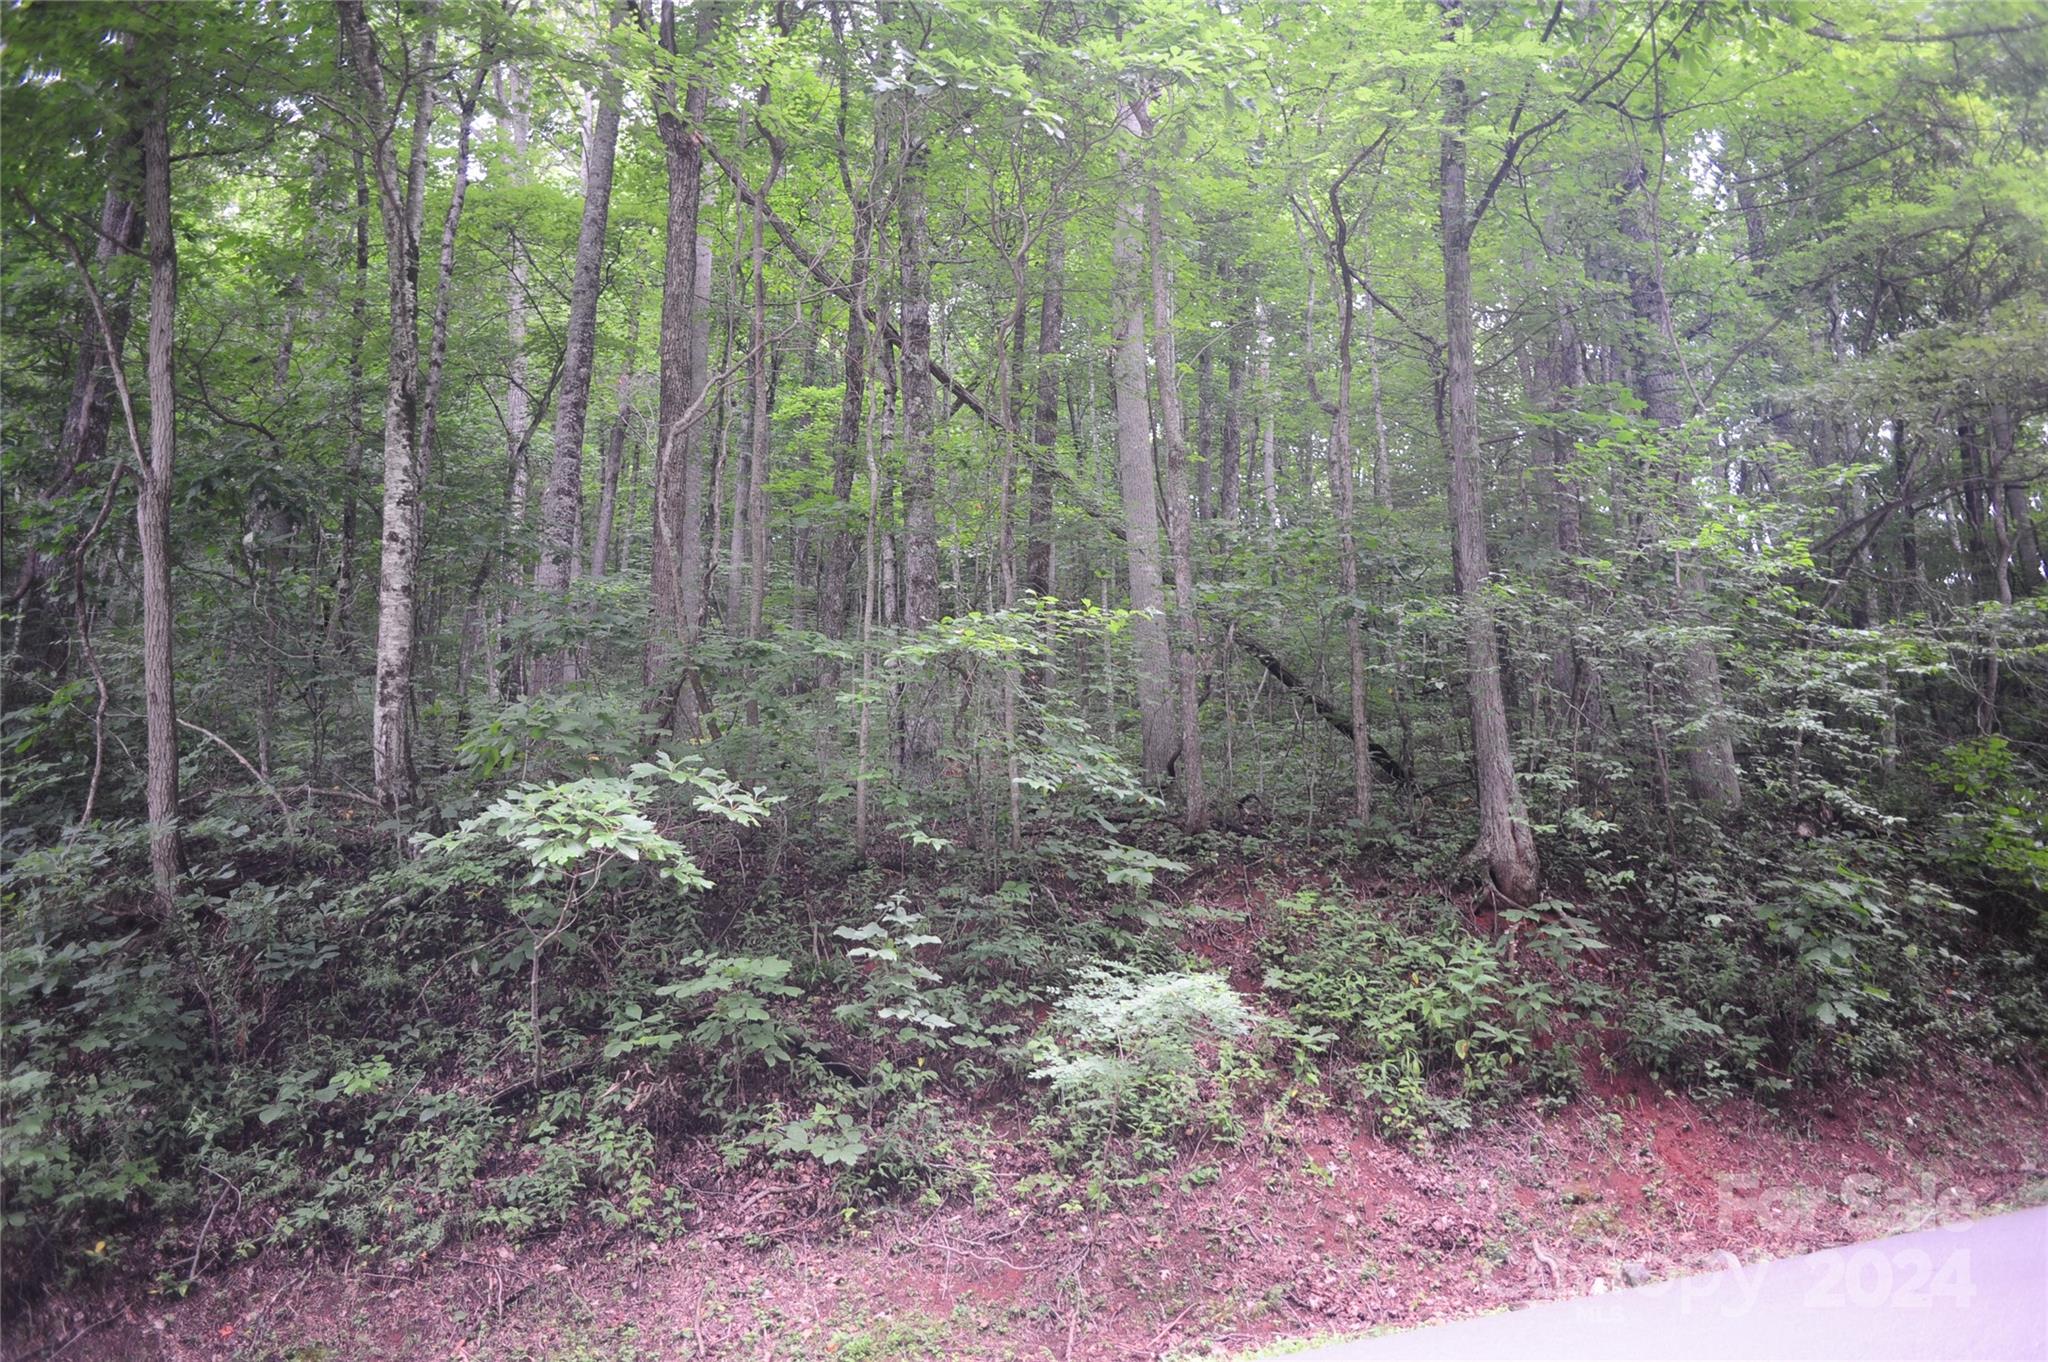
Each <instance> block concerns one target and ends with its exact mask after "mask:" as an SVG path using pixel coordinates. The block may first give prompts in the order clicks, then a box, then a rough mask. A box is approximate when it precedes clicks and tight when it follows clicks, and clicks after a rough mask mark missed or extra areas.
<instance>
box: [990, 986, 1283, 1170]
mask: <svg viewBox="0 0 2048 1362" xmlns="http://www.w3.org/2000/svg"><path fill="white" fill-rule="evenodd" d="M1266 1021H1267V1019H1266V1018H1263V1017H1261V1016H1260V1015H1259V1014H1258V1013H1256V1012H1254V1011H1253V1010H1252V1008H1251V1007H1250V1006H1249V1005H1248V1004H1247V1003H1246V1002H1245V1001H1244V999H1243V998H1242V997H1240V996H1239V995H1238V993H1237V992H1236V991H1235V990H1234V989H1232V988H1231V987H1230V983H1229V981H1228V980H1226V979H1224V978H1222V977H1221V976H1219V975H1215V974H1195V973H1186V972H1171V973H1146V972H1142V971H1139V970H1137V969H1133V968H1131V967H1129V966H1123V965H1115V964H1107V963H1102V964H1092V965H1087V966H1084V967H1082V968H1081V969H1080V970H1078V971H1076V972H1075V975H1074V981H1073V983H1072V985H1071V986H1070V987H1069V988H1068V989H1067V990H1066V991H1065V992H1064V993H1063V994H1061V995H1060V997H1059V999H1058V1001H1056V1002H1055V1003H1054V1004H1053V1009H1052V1013H1051V1015H1050V1016H1048V1017H1047V1018H1046V1021H1045V1024H1044V1025H1043V1026H1042V1027H1041V1028H1040V1029H1039V1032H1038V1034H1037V1035H1035V1036H1033V1037H1032V1038H1031V1040H1030V1041H1029V1042H1028V1043H1027V1045H1026V1047H1025V1050H1026V1054H1027V1056H1028V1057H1029V1059H1030V1061H1031V1063H1032V1066H1033V1067H1032V1069H1031V1077H1033V1078H1035V1079H1043V1080H1044V1081H1045V1082H1046V1084H1047V1089H1046V1103H1047V1107H1048V1112H1049V1115H1050V1117H1051V1125H1052V1127H1053V1129H1054V1131H1055V1152H1056V1154H1057V1155H1058V1156H1059V1157H1061V1158H1062V1159H1063V1160H1066V1161H1072V1162H1093V1163H1097V1164H1101V1163H1106V1162H1109V1161H1111V1160H1112V1158H1113V1157H1114V1156H1115V1155H1117V1154H1118V1153H1119V1152H1124V1153H1127V1154H1128V1156H1129V1158H1130V1159H1131V1161H1133V1162H1134V1163H1137V1164H1140V1165H1145V1164H1164V1163H1167V1162H1170V1161H1171V1160H1172V1159H1173V1157H1174V1156H1175V1154H1176V1153H1177V1152H1178V1151H1179V1150H1180V1149H1181V1148H1182V1147H1183V1146H1184V1145H1185V1144H1187V1143H1188V1142H1190V1141H1192V1140H1195V1139H1198V1138H1204V1137H1206V1138H1213V1139H1217V1140H1219V1141H1221V1142H1223V1143H1232V1142H1234V1141H1236V1139H1237V1138H1238V1137H1239V1135H1240V1134H1241V1133H1242V1130H1241V1126H1240V1124H1239V1121H1238V1118H1237V1113H1236V1104H1237V1099H1238V1097H1239V1095H1240V1089H1241V1087H1242V1086H1243V1084H1244V1082H1245V1080H1246V1079H1247V1078H1248V1077H1252V1076H1255V1075H1256V1073H1257V1072H1258V1065H1257V1062H1256V1060H1255V1059H1254V1058H1253V1057H1252V1056H1251V1054H1250V1053H1249V1051H1248V1048H1247V1047H1249V1046H1253V1045H1255V1044H1256V1040H1257V1033H1258V1032H1259V1031H1260V1030H1261V1029H1262V1028H1263V1027H1264V1026H1265V1024H1266ZM1125 1141H1127V1142H1128V1144H1127V1145H1125V1143H1124V1142H1125Z"/></svg>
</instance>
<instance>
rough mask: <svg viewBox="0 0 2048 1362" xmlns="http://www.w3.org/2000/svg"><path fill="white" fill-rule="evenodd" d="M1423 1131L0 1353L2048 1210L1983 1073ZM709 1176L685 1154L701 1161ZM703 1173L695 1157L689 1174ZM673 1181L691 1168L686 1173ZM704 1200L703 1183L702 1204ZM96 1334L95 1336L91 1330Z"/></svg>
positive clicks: (1595, 1277)
mask: <svg viewBox="0 0 2048 1362" xmlns="http://www.w3.org/2000/svg"><path fill="white" fill-rule="evenodd" d="M1588 1087H1589V1091H1588V1093H1587V1094H1586V1095H1585V1096H1582V1097H1581V1098H1579V1099H1578V1100H1576V1101H1574V1102H1572V1103H1571V1104H1569V1105H1567V1106H1564V1107H1562V1108H1555V1107H1550V1108H1546V1107H1544V1106H1542V1105H1541V1104H1539V1103H1537V1102H1534V1101H1531V1102H1530V1103H1529V1104H1527V1105H1525V1106H1523V1107H1520V1108H1516V1109H1512V1110H1510V1111H1508V1112H1507V1113H1505V1114H1504V1115H1500V1116H1498V1117H1496V1118H1495V1119H1493V1120H1491V1121H1489V1122H1487V1123H1485V1124H1482V1125H1481V1126H1480V1127H1478V1128H1477V1129H1475V1130H1474V1131H1473V1132H1472V1133H1471V1134H1469V1135H1467V1136H1465V1137H1463V1138H1461V1139H1459V1140H1457V1141H1455V1142H1449V1143H1439V1144H1437V1145H1435V1146H1433V1147H1430V1148H1428V1149H1420V1150H1418V1149H1413V1148H1409V1147H1406V1146H1397V1145H1390V1144H1387V1143H1384V1142H1382V1141H1380V1140H1377V1139H1374V1138H1372V1137H1370V1136H1367V1135H1365V1134H1363V1133H1361V1131H1360V1129H1359V1128H1358V1127H1357V1126H1356V1125H1355V1124H1353V1123H1352V1122H1351V1121H1350V1120H1348V1119H1347V1118H1345V1117H1344V1116H1342V1115H1339V1114H1334V1113H1329V1112H1300V1111H1297V1112H1295V1113H1293V1114H1290V1115H1270V1116H1269V1117H1268V1118H1267V1120H1266V1123H1265V1124H1264V1125H1263V1126H1255V1128H1254V1129H1253V1130H1252V1131H1251V1132H1250V1134H1249V1135H1248V1137H1247V1139H1246V1140H1245V1141H1244V1143H1243V1145H1242V1146H1241V1147H1240V1148H1237V1149H1229V1150H1219V1149H1208V1150H1196V1151H1194V1152H1192V1153H1190V1154H1189V1155H1188V1156H1187V1157H1186V1158H1185V1159H1184V1160H1183V1161H1182V1162H1181V1163H1180V1164H1179V1165H1178V1166H1177V1167H1176V1168H1174V1169H1173V1170H1170V1171H1169V1172H1168V1173H1167V1174H1165V1175H1163V1177H1162V1179H1161V1181H1160V1182H1159V1184H1158V1185H1157V1186H1156V1187H1154V1188H1151V1189H1146V1190H1140V1191H1137V1192H1125V1193H1124V1194H1122V1195H1121V1196H1120V1198H1119V1200H1118V1204H1117V1205H1116V1206H1115V1207H1113V1208H1111V1209H1101V1208H1098V1207H1091V1206H1088V1205H1086V1204H1085V1202H1086V1195H1085V1192H1084V1191H1083V1190H1081V1189H1079V1188H1077V1186H1076V1185H1074V1184H1071V1183H1070V1184H1068V1185H1066V1186H1062V1187H1050V1186H1047V1185H1046V1184H1047V1182H1048V1180H1047V1179H1044V1178H1042V1177H1041V1178H1037V1179H1026V1180H1024V1181H1022V1182H1019V1181H1017V1180H1015V1179H1014V1177H1013V1176H1012V1175H1006V1174H1005V1173H1004V1172H1003V1171H1002V1169H1003V1165H1004V1162H1005V1160H1004V1157H1003V1154H1004V1151H1002V1150H989V1151H983V1152H985V1153H987V1154H988V1155H989V1156H990V1158H991V1161H992V1163H993V1164H994V1166H995V1167H996V1169H997V1170H998V1172H997V1176H996V1182H997V1186H996V1188H995V1190H994V1192H993V1194H992V1195H991V1196H990V1197H989V1198H988V1204H987V1205H985V1206H983V1207H981V1208H977V1209H969V1208H966V1207H952V1206H949V1207H944V1208H940V1209H936V1210H931V1209H910V1208H903V1209H894V1210H883V1211H881V1212H878V1213H875V1214H873V1215H862V1216H856V1217H853V1218H851V1219H849V1218H847V1217H846V1216H845V1215H843V1214H842V1213H840V1212H839V1211H837V1210H834V1209H832V1207H831V1204H830V1203H829V1202H828V1201H827V1199H826V1198H825V1196H824V1195H823V1187H822V1183H816V1184H810V1183H805V1182H803V1181H802V1180H801V1179H798V1178H795V1177H793V1176H792V1175H790V1174H788V1173H778V1174H775V1175H773V1179H772V1180H764V1181H761V1182H757V1183H754V1184H752V1185H747V1184H741V1185H738V1186H735V1185H733V1184H732V1183H730V1182H722V1183H718V1184H715V1185H717V1186H718V1188H719V1190H717V1191H716V1192H713V1193H709V1194H706V1195H705V1196H704V1197H702V1198H700V1199H699V1204H700V1205H701V1206H702V1213H701V1215H700V1216H698V1217H696V1218H695V1219H694V1220H693V1222H692V1224H691V1225H690V1227H689V1229H688V1231H687V1233H685V1234H684V1235H682V1236H681V1237H678V1238H676V1239H673V1240H669V1241H653V1240H649V1239H647V1238H645V1237H636V1236H629V1235H624V1234H611V1233H604V1232H598V1231H591V1232H589V1233H586V1234H583V1235H580V1236H579V1235H562V1236H557V1237H555V1238H553V1239H548V1240H543V1241H540V1242H538V1243H535V1244H529V1245H525V1246H513V1245H510V1244H502V1243H495V1242H488V1241H471V1242H470V1243H468V1244H467V1245H465V1246H463V1247H462V1248H460V1249H457V1250H451V1251H446V1252H444V1253H443V1254H441V1255H439V1256H437V1257H435V1258H434V1259H432V1260H430V1261H428V1262H426V1263H425V1264H423V1265H420V1266H417V1267H414V1268H409V1269H394V1268H393V1267H392V1265H390V1264H388V1263H381V1262H380V1263H375V1264H371V1265H368V1266H365V1265H362V1264H360V1263H357V1264H351V1263H349V1262H345V1261H333V1260H328V1259H307V1258H300V1259H296V1260H294V1259H291V1258H288V1257H286V1256H285V1255H283V1254H281V1253H271V1254H267V1255H265V1256H264V1257H262V1258H260V1259H259V1260H257V1261H256V1262H254V1263H249V1264H244V1265H240V1266H235V1267H229V1268H226V1269H223V1270H220V1271H217V1272H215V1273H213V1274H211V1275H210V1276H208V1277H207V1279H206V1280H205V1281H203V1282H202V1283H201V1284H200V1285H199V1286H198V1287H196V1288H195V1289H194V1291H193V1292H192V1294H191V1295H190V1296H189V1297H187V1298H185V1299H182V1300H179V1299H172V1298H169V1297H151V1296H148V1295H144V1294H139V1293H137V1292H136V1291H134V1290H133V1289H130V1290H129V1291H128V1292H126V1293H125V1294H115V1293H112V1292H111V1291H109V1292H108V1293H106V1294H100V1295H93V1294H73V1295H72V1296H70V1297H69V1298H67V1299H64V1300H62V1301H58V1302H53V1303H51V1304H49V1305H46V1306H45V1307H44V1308H43V1309H41V1310H40V1311H38V1312H37V1315H36V1317H35V1318H33V1319H29V1320H22V1321H14V1322H12V1323H11V1324H10V1325H9V1326H8V1332H7V1336H6V1340H5V1343H4V1345H0V1347H4V1354H5V1356H6V1357H9V1358H23V1359H27V1358H32V1357H38V1356H43V1357H49V1356H53V1355H57V1354H54V1353H52V1352H49V1351H46V1350H49V1349H52V1348H61V1356H62V1357H63V1358H65V1359H114V1358H141V1359H181V1360H183V1359H202V1358H203V1359H214V1358H219V1359H249V1360H251V1362H254V1360H255V1359H280V1360H285V1359H289V1360H290V1362H316V1360H328V1362H353V1360H354V1359H370V1358H388V1359H414V1358H476V1359H507V1360H508V1362H509V1360H510V1359H536V1360H538V1359H561V1360H562V1362H569V1360H570V1359H577V1360H579V1362H581V1360H583V1359H589V1360H590V1362H596V1360H597V1359H607V1360H612V1359H653V1358H695V1357H706V1358H749V1359H766V1358H782V1359H798V1358H809V1359H863V1358H864V1359H881V1358H926V1357H929V1358H973V1359H982V1358H988V1359H996V1358H1034V1359H1036V1358H1050V1359H1068V1358H1091V1359H1092V1358H1159V1357H1169V1356H1172V1357H1210V1356H1224V1355H1228V1354H1230V1353H1233V1352H1235V1351H1238V1350H1242V1349H1247V1348H1253V1347H1258V1346H1261V1345H1265V1344H1269V1343H1273V1342H1276V1341H1279V1340H1283V1339H1289V1338H1304V1337H1314V1336H1321V1335H1328V1334H1333V1333H1358V1332H1364V1331H1366V1330H1371V1329H1378V1328H1384V1327H1390V1326H1408V1325H1415V1324H1421V1323H1426V1322H1430V1321H1435V1320H1443V1319H1451V1318H1456V1317H1460V1316H1464V1315H1470V1314H1474V1313H1478V1312H1483V1311H1489V1310H1497V1309H1502V1308H1506V1307H1511V1306H1515V1305H1519V1304H1522V1303H1525V1302H1529V1301H1534V1300H1539V1299H1543V1298H1546V1297H1551V1296H1558V1295H1576V1294H1583V1293H1585V1292H1588V1291H1597V1290H1602V1289H1606V1288H1610V1287H1618V1286H1621V1285H1624V1284H1628V1283H1634V1282H1637V1281H1641V1280H1647V1279H1652V1278H1656V1277H1662V1276H1666V1275H1672V1274H1677V1273H1682V1272H1687V1271H1692V1270H1697V1269H1701V1268H1708V1267H1713V1266H1720V1265H1725V1263H1726V1259H1725V1258H1724V1257H1722V1256H1720V1255H1722V1254H1724V1253H1730V1252H1732V1253H1734V1254H1736V1255H1739V1256H1740V1258H1741V1259H1742V1260H1744V1261H1755V1260H1758V1259H1762V1258H1767V1257H1779V1256H1783V1255H1786V1254H1791V1253H1798V1252H1803V1251H1806V1250H1810V1249H1815V1248H1820V1247H1824V1246H1827V1245H1832V1244H1838V1243H1843V1242H1848V1241H1852V1240H1857V1239H1867V1238H1872V1237H1875V1236H1878V1235H1882V1234H1886V1233H1891V1232H1895V1231H1899V1230H1902V1229H1907V1228H1912V1227H1916V1226H1920V1225H1925V1224H1928V1223H1933V1222H1938V1221H1945V1220H1952V1219H1956V1218H1961V1217H1965V1216H1969V1215H1972V1214H1981V1213H1984V1212H1986V1211H1988V1210H1989V1209H1991V1208H1993V1207H1994V1206H1999V1205H2005V1204H2010V1203H2013V1202H2015V1201H2019V1202H2036V1201H2040V1200H2044V1199H2048V1120H2044V1115H2048V1110H2044V1104H2043V1100H2042V1096H2041V1094H2040V1092H2039V1090H2038V1089H2037V1088H2036V1087H2035V1086H2034V1085H2033V1083H2032V1082H2031V1080H2030V1079H2027V1078H2025V1077H2023V1076H2020V1075H2016V1074H2014V1073H2012V1072H2010V1071H2005V1070H1996V1069H1992V1068H1988V1067H1984V1066H1978V1065H1969V1064H1948V1065H1944V1066H1942V1071H1941V1072H1940V1073H1939V1074H1938V1075H1934V1076H1930V1077H1925V1078H1922V1079H1919V1080H1916V1081H1913V1082H1910V1083H1909V1082H1897V1083H1889V1084H1884V1085H1879V1086H1873V1087H1868V1088H1864V1089H1860V1090H1853V1091H1841V1092H1836V1093H1831V1094H1823V1095H1817V1096H1816V1095H1808V1096H1806V1097H1804V1098H1802V1099H1801V1100H1800V1102H1799V1104H1798V1105H1797V1106H1796V1107H1795V1108H1793V1110H1792V1114H1790V1115H1781V1114H1774V1113H1772V1112H1769V1111H1766V1110H1765V1109H1763V1108H1761V1107H1759V1106H1756V1105H1753V1104H1751V1103H1747V1102H1739V1101H1738V1102H1728V1103H1721V1104H1717V1105H1714V1106H1702V1105H1700V1104H1698V1103H1695V1102H1694V1101H1692V1100H1691V1099H1690V1098H1688V1097H1685V1096H1682V1095H1678V1094H1675V1093H1671V1092H1668V1091H1665V1090H1663V1089H1661V1088H1660V1087H1658V1086H1656V1085H1655V1084H1654V1083H1652V1082H1650V1081H1648V1080H1645V1079H1642V1078H1640V1077H1634V1076H1630V1075H1626V1074H1624V1075H1620V1076H1616V1075H1613V1074H1607V1073H1602V1072H1598V1071H1596V1072H1594V1073H1592V1074H1589V1075H1588ZM690 1171H692V1170H684V1172H685V1174H687V1173H688V1172H690ZM694 1171H695V1172H698V1173H701V1174H702V1175H703V1176H704V1177H705V1178H706V1180H707V1181H706V1183H705V1184H704V1185H706V1186H710V1185H714V1184H712V1183H711V1182H710V1178H711V1176H712V1168H711V1166H710V1164H709V1163H708V1162H706V1163H705V1164H704V1166H703V1167H701V1168H698V1169H695V1170H694ZM679 1176H682V1175H679ZM693 1195H694V1193H693ZM80 1330H84V1332H83V1333H80V1332H79V1331H80Z"/></svg>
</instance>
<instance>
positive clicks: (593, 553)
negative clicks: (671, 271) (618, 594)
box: [590, 284, 640, 578]
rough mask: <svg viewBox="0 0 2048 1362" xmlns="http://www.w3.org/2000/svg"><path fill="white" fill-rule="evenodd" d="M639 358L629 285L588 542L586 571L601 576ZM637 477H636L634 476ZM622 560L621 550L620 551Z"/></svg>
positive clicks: (636, 300)
mask: <svg viewBox="0 0 2048 1362" xmlns="http://www.w3.org/2000/svg"><path fill="white" fill-rule="evenodd" d="M639 358H640V288H639V286H638V285H637V284H636V285H635V286H634V289H633V302H632V305H631V308H630V311H629V312H628V314H627V321H626V359H625V362H624V363H623V364H621V365H620V366H619V382H618V389H617V396H618V411H617V412H616V413H615V414H614V415H613V416H612V428H611V432H610V433H609V434H608V435H606V436H605V441H604V469H603V471H602V472H601V474H600V479H601V481H600V484H599V487H598V493H597V531H596V533H595V534H593V535H592V536H591V542H590V575H591V576H592V577H593V578H602V577H603V576H604V574H605V569H606V560H607V557H608V555H609V554H610V553H611V551H612V534H613V525H614V523H615V521H616V520H617V517H618V506H619V474H620V472H621V471H622V470H623V469H624V468H625V464H626V438H627V435H628V433H629V432H630V430H631V428H632V424H633V368H634V365H635V364H637V363H638V362H639ZM636 481H637V479H636ZM620 558H621V561H622V562H623V560H624V551H623V550H621V551H620Z"/></svg>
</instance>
